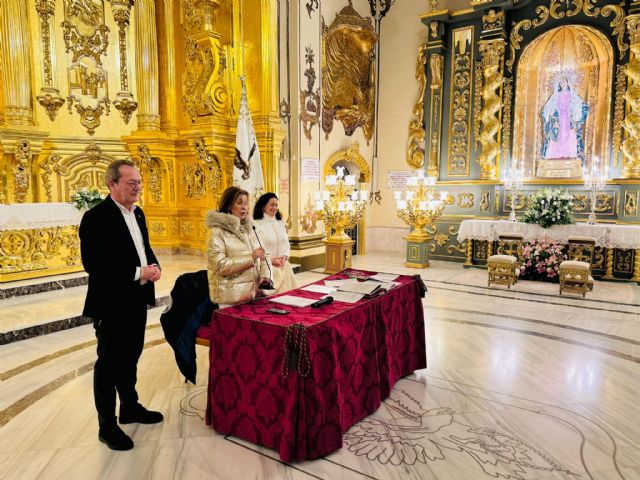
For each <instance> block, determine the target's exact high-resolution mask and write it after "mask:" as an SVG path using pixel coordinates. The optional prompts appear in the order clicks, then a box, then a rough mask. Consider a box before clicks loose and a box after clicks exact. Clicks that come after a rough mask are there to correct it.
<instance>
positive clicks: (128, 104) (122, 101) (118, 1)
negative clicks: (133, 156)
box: [111, 0, 138, 124]
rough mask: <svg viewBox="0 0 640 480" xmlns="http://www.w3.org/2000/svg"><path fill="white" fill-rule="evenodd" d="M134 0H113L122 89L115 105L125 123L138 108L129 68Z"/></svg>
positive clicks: (112, 9) (114, 102)
mask: <svg viewBox="0 0 640 480" xmlns="http://www.w3.org/2000/svg"><path fill="white" fill-rule="evenodd" d="M132 5H133V0H111V11H112V12H113V19H114V20H115V21H116V23H117V24H118V49H119V51H120V57H119V63H120V91H119V92H118V93H117V94H116V99H115V100H114V101H113V106H114V107H116V110H118V111H119V112H120V116H121V117H122V119H123V120H124V123H125V124H128V123H129V120H131V116H132V115H133V112H135V111H136V110H137V108H138V102H136V101H135V99H134V98H133V95H132V94H131V92H129V91H128V90H129V69H128V68H127V28H128V27H129V20H130V17H131V6H132Z"/></svg>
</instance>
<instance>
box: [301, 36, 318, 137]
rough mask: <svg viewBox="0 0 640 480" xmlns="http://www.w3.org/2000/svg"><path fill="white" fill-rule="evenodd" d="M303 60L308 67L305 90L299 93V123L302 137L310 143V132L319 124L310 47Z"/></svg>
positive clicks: (305, 73) (305, 74)
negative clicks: (302, 131)
mask: <svg viewBox="0 0 640 480" xmlns="http://www.w3.org/2000/svg"><path fill="white" fill-rule="evenodd" d="M304 59H305V62H306V63H307V65H308V67H307V68H306V70H305V71H304V76H305V77H307V89H306V90H301V91H300V121H301V122H302V128H303V130H304V136H305V137H307V139H308V140H309V143H311V130H312V129H313V127H314V126H315V125H318V123H319V122H320V92H319V89H318V88H316V91H315V92H314V91H313V87H314V86H315V83H316V70H315V68H314V66H313V63H314V59H315V53H313V49H312V48H311V45H309V46H308V47H306V48H305V54H304Z"/></svg>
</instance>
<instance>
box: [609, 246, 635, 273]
mask: <svg viewBox="0 0 640 480" xmlns="http://www.w3.org/2000/svg"><path fill="white" fill-rule="evenodd" d="M632 256H633V250H619V249H617V248H616V250H615V262H614V267H613V268H614V270H615V271H616V272H619V273H632V272H633V262H632Z"/></svg>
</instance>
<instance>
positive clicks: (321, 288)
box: [300, 283, 336, 293]
mask: <svg viewBox="0 0 640 480" xmlns="http://www.w3.org/2000/svg"><path fill="white" fill-rule="evenodd" d="M300 290H305V291H307V292H316V293H333V292H335V291H336V289H335V288H333V287H325V286H324V285H317V284H315V283H312V284H311V285H307V286H306V287H302V288H301V289H300Z"/></svg>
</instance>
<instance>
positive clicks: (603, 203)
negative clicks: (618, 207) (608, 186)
mask: <svg viewBox="0 0 640 480" xmlns="http://www.w3.org/2000/svg"><path fill="white" fill-rule="evenodd" d="M614 200H615V196H614V195H611V194H608V193H599V194H598V195H596V208H595V209H594V210H595V211H596V212H610V211H613V204H614Z"/></svg>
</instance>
